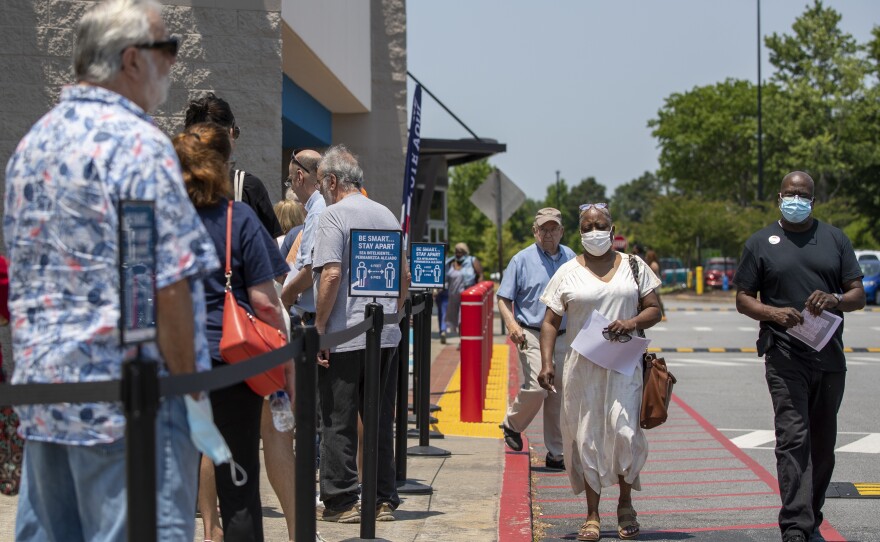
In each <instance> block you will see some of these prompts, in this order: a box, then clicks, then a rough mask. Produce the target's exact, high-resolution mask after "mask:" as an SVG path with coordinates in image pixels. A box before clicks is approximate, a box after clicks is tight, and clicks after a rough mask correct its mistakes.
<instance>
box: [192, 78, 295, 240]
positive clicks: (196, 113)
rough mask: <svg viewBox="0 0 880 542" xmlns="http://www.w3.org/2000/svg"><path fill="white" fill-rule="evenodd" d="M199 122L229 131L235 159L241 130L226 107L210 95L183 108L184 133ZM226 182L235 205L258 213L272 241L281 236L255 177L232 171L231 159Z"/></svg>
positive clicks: (267, 197)
mask: <svg viewBox="0 0 880 542" xmlns="http://www.w3.org/2000/svg"><path fill="white" fill-rule="evenodd" d="M199 122H213V123H215V124H219V125H220V126H223V127H224V128H226V129H227V130H229V138H230V140H231V141H232V153H233V157H234V155H235V146H236V142H237V141H238V138H239V137H241V126H239V125H238V124H237V123H236V122H235V115H233V114H232V108H231V107H230V106H229V103H228V102H227V101H226V100H224V99H222V98H218V97H217V96H215V95H214V93H213V92H209V93H207V94H205V95H204V96H203V97H202V98H200V99H198V100H193V101H191V102H190V103H189V106H188V107H187V108H186V113H185V117H184V126H183V127H184V129H186V128H189V127H190V126H192V125H193V124H196V123H199ZM229 166H230V168H229V182H230V185H232V187H233V191H232V192H233V197H234V199H235V201H243V202H244V203H247V204H248V205H249V206H250V207H251V209H253V210H254V212H255V213H257V218H259V219H260V223H261V224H262V225H263V227H264V228H266V231H268V232H269V235H271V236H272V237H278V236H279V235H282V233H281V224H279V223H278V218H277V217H276V216H275V211H273V210H272V198H270V197H269V192H268V191H267V190H266V185H264V184H263V181H261V180H260V179H259V178H258V177H257V176H255V175H251V174H250V173H248V172H246V171H244V170H243V169H235V167H234V166H235V161H234V160H233V159H232V158H230V162H229Z"/></svg>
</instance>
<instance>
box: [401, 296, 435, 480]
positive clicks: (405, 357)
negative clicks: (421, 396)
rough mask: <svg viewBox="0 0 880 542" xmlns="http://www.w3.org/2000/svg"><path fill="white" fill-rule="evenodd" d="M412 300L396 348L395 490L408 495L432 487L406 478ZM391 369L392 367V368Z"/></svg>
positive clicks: (407, 308) (408, 305) (404, 317)
mask: <svg viewBox="0 0 880 542" xmlns="http://www.w3.org/2000/svg"><path fill="white" fill-rule="evenodd" d="M411 315H412V301H411V300H410V299H407V300H406V303H405V305H404V316H403V318H402V319H401V321H400V345H399V346H398V348H397V361H398V363H397V371H398V372H397V411H396V420H395V422H396V431H395V437H396V440H395V442H394V445H395V447H394V459H395V461H396V467H397V478H396V479H397V492H398V493H402V494H408V495H430V494H431V493H433V492H434V488H432V487H431V486H429V485H427V484H422V483H419V482H415V481H413V480H407V478H406V438H407V434H406V425H407V413H406V411H407V396H408V395H409V326H410V316H411ZM392 370H393V369H392Z"/></svg>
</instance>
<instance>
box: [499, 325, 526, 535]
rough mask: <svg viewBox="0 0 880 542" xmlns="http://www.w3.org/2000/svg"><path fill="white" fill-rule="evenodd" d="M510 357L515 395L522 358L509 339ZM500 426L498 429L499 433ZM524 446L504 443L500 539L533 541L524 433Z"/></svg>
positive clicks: (511, 383)
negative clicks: (515, 448)
mask: <svg viewBox="0 0 880 542" xmlns="http://www.w3.org/2000/svg"><path fill="white" fill-rule="evenodd" d="M507 344H508V346H509V347H510V357H509V359H508V364H509V369H508V371H509V372H508V374H509V376H510V385H509V387H508V394H509V395H510V396H511V397H513V396H515V395H516V393H517V390H518V389H519V373H518V372H517V371H518V370H519V369H518V365H519V359H518V357H517V355H516V348H515V347H514V346H513V343H511V342H510V341H509V340H508V341H507ZM500 432H501V430H500V429H499V433H500ZM522 438H523V450H522V451H521V452H514V451H512V450H508V449H507V447H506V446H505V449H504V450H505V453H504V476H503V479H502V483H501V503H500V504H501V506H500V509H499V511H498V540H503V541H504V542H531V541H532V495H531V481H530V478H529V473H530V468H531V465H530V462H529V441H528V439H527V438H526V436H525V434H523V436H522Z"/></svg>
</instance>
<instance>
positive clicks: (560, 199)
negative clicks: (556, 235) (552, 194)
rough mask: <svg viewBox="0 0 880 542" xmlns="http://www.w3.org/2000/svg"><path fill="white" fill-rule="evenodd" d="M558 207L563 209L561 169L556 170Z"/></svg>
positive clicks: (560, 209)
mask: <svg viewBox="0 0 880 542" xmlns="http://www.w3.org/2000/svg"><path fill="white" fill-rule="evenodd" d="M556 209H557V210H559V211H562V187H561V186H559V170H558V169H557V170H556Z"/></svg>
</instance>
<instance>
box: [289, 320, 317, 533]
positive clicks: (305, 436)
mask: <svg viewBox="0 0 880 542" xmlns="http://www.w3.org/2000/svg"><path fill="white" fill-rule="evenodd" d="M293 335H294V340H297V339H299V338H301V337H302V338H304V341H303V348H302V349H300V350H299V354H298V355H297V357H296V360H295V364H296V398H295V401H296V506H295V511H296V512H295V515H296V535H295V537H294V540H315V535H316V531H317V528H316V526H315V432H316V427H315V419H316V417H317V408H316V405H317V400H316V398H317V392H316V391H315V390H316V389H317V381H316V380H317V375H318V372H317V365H316V363H317V359H318V350H319V341H320V338H319V336H318V330H317V329H316V328H315V327H314V326H309V327H301V326H298V327H295V328H294V330H293Z"/></svg>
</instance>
